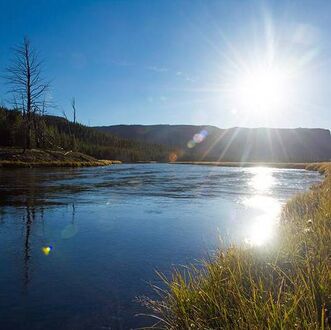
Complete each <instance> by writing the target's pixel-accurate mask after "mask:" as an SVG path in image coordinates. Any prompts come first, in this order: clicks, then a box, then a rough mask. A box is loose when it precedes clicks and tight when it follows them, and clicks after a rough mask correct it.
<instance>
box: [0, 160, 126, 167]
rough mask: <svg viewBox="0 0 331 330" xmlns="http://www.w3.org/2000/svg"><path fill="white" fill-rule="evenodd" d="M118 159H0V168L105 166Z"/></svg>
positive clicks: (115, 162) (116, 162) (114, 162)
mask: <svg viewBox="0 0 331 330" xmlns="http://www.w3.org/2000/svg"><path fill="white" fill-rule="evenodd" d="M119 163H120V162H119V161H111V160H95V161H44V162H43V161H38V162H22V161H11V160H1V161H0V168H35V167H92V166H107V165H112V164H119Z"/></svg>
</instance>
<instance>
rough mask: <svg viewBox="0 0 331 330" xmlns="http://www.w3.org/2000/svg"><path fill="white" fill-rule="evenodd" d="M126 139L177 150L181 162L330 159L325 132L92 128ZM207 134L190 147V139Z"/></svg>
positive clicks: (186, 127)
mask: <svg viewBox="0 0 331 330" xmlns="http://www.w3.org/2000/svg"><path fill="white" fill-rule="evenodd" d="M96 129H98V130H100V131H103V132H110V133H112V134H114V135H117V136H119V137H122V138H126V139H133V140H137V141H144V142H147V143H157V144H164V145H167V146H171V147H176V148H177V153H178V156H179V159H182V160H209V161H215V160H222V161H273V162H274V161H276V162H277V161H281V162H311V161H325V160H329V159H331V135H330V131H329V130H326V129H308V128H297V129H274V128H230V129H220V128H217V127H214V126H194V125H149V126H144V125H117V126H104V127H96ZM202 130H205V131H207V132H208V135H207V136H206V138H205V139H204V140H203V141H202V142H201V143H196V144H195V145H194V146H193V147H192V143H191V144H189V146H188V142H189V141H190V140H192V138H193V136H194V135H195V134H197V133H199V132H201V131H202Z"/></svg>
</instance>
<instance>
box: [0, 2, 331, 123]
mask: <svg viewBox="0 0 331 330" xmlns="http://www.w3.org/2000/svg"><path fill="white" fill-rule="evenodd" d="M0 12H1V20H0V41H1V42H0V68H1V70H3V69H4V68H5V67H6V66H7V65H8V61H9V59H10V57H11V51H10V48H11V47H12V46H15V45H17V44H18V43H19V42H21V41H22V39H23V37H24V36H25V35H27V36H29V38H30V40H31V42H32V44H33V46H34V48H36V49H38V50H39V51H40V53H41V54H42V57H43V58H44V59H45V67H44V74H45V76H46V77H48V78H50V79H51V80H52V91H51V97H52V99H53V101H54V104H56V108H55V109H50V113H53V114H61V112H62V111H66V112H67V113H68V115H69V114H70V99H71V98H72V97H73V96H75V97H76V103H77V108H78V120H79V121H81V122H83V123H85V124H90V125H112V124H120V123H126V124H137V123H139V124H159V123H164V124H166V123H168V124H211V125H216V126H219V127H224V128H226V127H232V126H250V127H259V126H272V127H324V128H331V110H330V105H331V101H330V86H331V38H330V36H331V35H330V31H331V19H330V17H331V2H330V1H327V0H325V1H317V0H315V1H313V0H311V1H305V0H299V1H281V0H278V1H248V0H242V1H240V0H233V1H225V0H223V1H212V0H201V1H194V0H192V1H180V0H173V1H167V0H165V1H162V0H148V1H144V0H131V1H124V0H123V1H120V0H118V1H97V0H94V1H87V0H86V1H83V0H80V1H75V0H71V1H66V0H65V1H64V0H47V1H46V0H44V1H41V0H40V1H33V0H32V1H31V0H30V1H25V0H22V1H15V0H14V1H13V0H11V1H7V0H2V1H1V2H0ZM266 62H268V65H271V66H272V67H281V68H282V69H281V70H283V71H284V70H285V71H286V70H287V71H286V73H289V72H290V73H291V78H290V79H287V81H286V84H285V83H284V84H283V82H282V81H281V82H280V85H282V84H283V85H284V86H281V87H282V89H281V90H279V91H278V94H281V97H282V102H281V103H279V104H278V103H277V106H273V107H269V105H270V104H267V106H264V107H263V106H262V107H259V108H254V109H253V108H252V105H251V106H250V107H248V106H246V105H247V104H246V103H245V102H246V101H245V100H239V99H240V98H241V96H240V95H239V96H238V93H237V89H238V88H237V85H238V83H237V82H238V81H240V79H241V78H242V77H243V76H244V73H245V70H246V71H247V68H248V70H250V71H251V73H252V76H254V75H255V73H256V68H257V67H260V64H261V63H266ZM284 68H285V69H284ZM285 71H284V72H285ZM253 84H254V83H253ZM239 85H240V83H239ZM257 88H258V90H257V93H258V94H263V93H265V91H264V89H263V86H262V90H261V86H258V87H257ZM254 92H255V90H254ZM275 94H276V92H275ZM272 96H275V97H277V98H279V97H280V95H272ZM0 99H1V100H2V102H3V103H4V102H8V100H9V99H10V95H8V94H7V93H6V85H5V84H4V81H3V80H0Z"/></svg>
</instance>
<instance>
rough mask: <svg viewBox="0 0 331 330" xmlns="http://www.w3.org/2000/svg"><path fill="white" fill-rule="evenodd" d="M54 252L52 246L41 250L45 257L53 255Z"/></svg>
mask: <svg viewBox="0 0 331 330" xmlns="http://www.w3.org/2000/svg"><path fill="white" fill-rule="evenodd" d="M52 250H53V247H52V246H51V245H48V246H43V247H42V248H41V251H42V253H43V254H44V255H45V256H48V255H49V254H50V253H51V251H52Z"/></svg>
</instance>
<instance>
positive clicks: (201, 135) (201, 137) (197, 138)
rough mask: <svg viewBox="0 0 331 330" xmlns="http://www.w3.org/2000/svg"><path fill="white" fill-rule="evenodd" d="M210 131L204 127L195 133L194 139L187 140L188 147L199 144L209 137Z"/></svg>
mask: <svg viewBox="0 0 331 330" xmlns="http://www.w3.org/2000/svg"><path fill="white" fill-rule="evenodd" d="M207 135H208V132H207V131H206V130H205V129H204V130H202V131H201V132H199V133H196V134H194V135H193V138H192V140H190V141H188V142H187V147H188V148H189V149H192V148H194V147H195V146H196V145H197V144H199V143H201V142H203V140H204V139H205V138H206V137H207Z"/></svg>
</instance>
